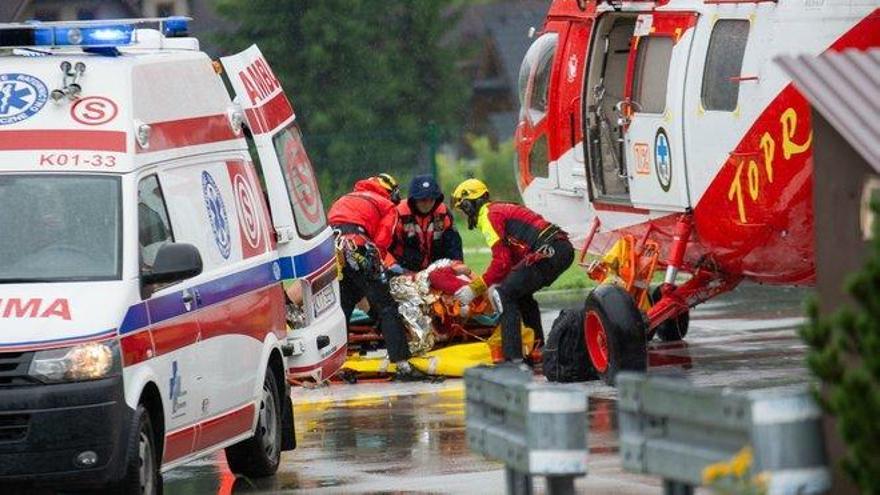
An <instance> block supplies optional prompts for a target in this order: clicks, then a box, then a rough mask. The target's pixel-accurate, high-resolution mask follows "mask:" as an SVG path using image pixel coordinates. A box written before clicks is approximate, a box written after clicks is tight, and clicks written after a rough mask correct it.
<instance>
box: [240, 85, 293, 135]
mask: <svg viewBox="0 0 880 495" xmlns="http://www.w3.org/2000/svg"><path fill="white" fill-rule="evenodd" d="M245 114H246V116H247V121H248V124H249V125H250V126H251V130H252V131H253V132H254V134H264V133H267V132H269V131H271V130H272V129H275V128H276V127H278V126H279V125H281V124H283V123H284V121H285V120H287V119H288V118H290V116H291V115H293V107H292V106H291V105H290V101H289V100H288V99H287V96H286V95H285V94H284V93H278V94H277V95H275V96H274V97H273V98H272V99H271V100H269V101H267V102H266V103H265V104H264V105H262V106H259V107H256V108H248V109H246V110H245Z"/></svg>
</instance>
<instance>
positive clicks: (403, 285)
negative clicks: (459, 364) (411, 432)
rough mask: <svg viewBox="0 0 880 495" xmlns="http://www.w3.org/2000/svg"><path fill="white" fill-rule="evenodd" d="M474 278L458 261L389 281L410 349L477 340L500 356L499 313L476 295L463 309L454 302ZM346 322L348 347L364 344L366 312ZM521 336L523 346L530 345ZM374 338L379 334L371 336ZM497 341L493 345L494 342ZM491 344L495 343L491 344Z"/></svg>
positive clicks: (368, 325) (443, 262) (439, 263)
mask: <svg viewBox="0 0 880 495" xmlns="http://www.w3.org/2000/svg"><path fill="white" fill-rule="evenodd" d="M473 277H474V274H473V273H472V272H471V270H470V268H468V267H467V265H465V264H464V263H462V262H460V261H452V260H439V261H436V262H434V263H433V264H431V265H430V266H429V267H428V268H426V269H425V270H422V271H420V272H416V273H412V274H406V275H401V276H398V277H395V278H393V279H391V282H390V284H391V295H392V296H393V297H394V299H395V300H396V301H397V303H398V307H399V311H400V314H401V315H402V316H403V320H404V323H405V324H406V328H407V331H408V333H409V335H408V340H409V346H410V351H411V353H412V354H413V355H414V356H417V355H421V354H424V353H426V352H428V351H431V350H432V349H434V348H436V347H437V346H438V345H447V344H451V343H455V342H474V341H482V342H486V343H487V344H489V347H490V348H492V350H494V348H495V347H498V352H500V334H498V335H494V334H496V333H498V331H497V329H496V326H497V320H498V315H497V314H496V312H495V309H494V307H493V306H492V304H491V303H490V301H489V299H488V298H487V297H479V298H476V299H475V300H474V301H472V302H471V303H470V304H469V305H467V306H462V305H461V303H460V302H459V301H458V300H456V299H455V297H454V294H455V292H456V291H457V290H458V289H460V288H461V287H463V286H465V285H467V284H469V283H470V281H471V280H472V279H473ZM360 309H362V310H363V312H361V313H360V314H358V311H355V314H354V315H353V317H352V321H351V330H352V333H351V334H350V335H349V341H350V343H358V342H359V341H363V340H364V337H365V333H364V332H371V333H372V334H374V335H375V331H374V330H372V331H371V326H372V321H371V319H370V318H369V316H368V313H369V310H368V308H366V307H361V308H360ZM528 333H530V332H526V333H524V337H525V339H524V342H525V341H526V340H528V341H529V342H532V341H533V338H530V337H529V335H528ZM376 336H377V337H378V335H376ZM496 341H497V342H496ZM493 344H496V345H493Z"/></svg>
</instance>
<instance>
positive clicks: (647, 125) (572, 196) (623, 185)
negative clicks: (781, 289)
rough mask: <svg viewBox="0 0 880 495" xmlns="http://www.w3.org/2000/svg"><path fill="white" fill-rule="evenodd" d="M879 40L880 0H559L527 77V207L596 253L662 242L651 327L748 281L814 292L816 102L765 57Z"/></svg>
mask: <svg viewBox="0 0 880 495" xmlns="http://www.w3.org/2000/svg"><path fill="white" fill-rule="evenodd" d="M876 46H880V2H878V1H877V0H776V1H773V0H758V1H743V0H658V1H646V2H628V1H623V2H608V1H607V0H606V1H599V2H596V1H595V0H594V1H585V0H555V1H554V2H553V3H552V5H551V7H550V11H549V13H548V15H547V18H546V20H545V24H544V26H543V29H542V30H541V31H540V32H539V33H538V34H537V35H536V37H535V41H534V42H533V44H532V47H531V48H530V49H529V52H528V53H527V55H526V57H525V60H524V62H523V66H522V69H521V75H520V85H521V87H520V92H521V94H520V101H521V103H522V109H521V112H520V122H519V125H518V128H517V133H516V147H517V152H518V163H517V166H516V172H517V179H518V182H519V185H520V189H521V191H522V196H523V199H524V201H525V202H526V204H527V205H528V206H530V207H531V208H533V209H535V210H536V211H538V212H540V213H541V214H542V215H544V216H545V217H546V218H548V219H549V220H551V221H553V222H555V223H557V224H559V225H560V226H562V227H563V228H564V229H565V230H566V231H568V232H569V233H570V234H571V236H572V239H573V240H574V241H575V244H576V245H578V246H581V247H583V246H584V245H585V244H586V245H587V247H588V250H589V252H592V253H596V254H602V253H605V252H607V251H608V250H609V249H610V248H611V247H612V245H613V244H614V243H615V242H617V241H618V240H619V239H620V238H621V236H624V235H626V234H631V235H633V237H634V238H636V239H640V240H641V242H644V241H647V240H651V241H653V242H656V243H657V245H658V246H659V260H658V268H662V267H666V268H667V277H666V283H667V284H666V286H665V287H664V289H663V296H664V297H663V300H662V301H661V303H660V304H655V305H654V307H653V308H651V310H650V311H648V317H649V320H650V324H649V328H650V329H654V328H655V327H657V326H658V325H661V324H662V323H663V322H664V321H666V320H668V319H669V318H674V317H675V316H676V315H679V314H681V313H683V312H685V311H686V310H687V308H688V307H689V306H693V305H695V304H698V303H699V302H702V301H704V300H706V299H708V298H710V297H712V296H714V295H716V294H718V293H720V292H723V291H725V290H729V289H730V288H732V287H733V286H735V285H736V284H737V283H738V282H739V281H741V280H743V279H748V280H753V281H757V282H761V283H771V284H811V283H813V282H814V280H815V272H816V270H815V262H814V255H813V253H814V249H813V212H812V186H813V184H812V177H813V175H812V148H811V143H812V130H811V119H810V107H809V104H808V103H807V101H806V100H805V99H804V97H803V96H801V94H800V93H799V92H798V91H797V89H796V88H795V87H794V86H793V84H792V82H791V78H790V77H789V76H787V75H786V74H785V73H784V72H783V70H782V69H781V67H779V66H778V65H777V64H776V62H775V60H774V59H775V58H776V57H777V56H780V55H789V54H812V55H818V54H821V53H823V52H826V51H841V50H845V49H865V48H868V47H876ZM854 77H858V75H854ZM676 239H678V240H677V241H676ZM679 270H681V271H685V272H690V273H692V274H694V276H693V277H692V278H691V280H690V281H688V282H685V283H684V284H682V285H680V286H675V280H676V279H675V275H676V274H677V273H678V271H679Z"/></svg>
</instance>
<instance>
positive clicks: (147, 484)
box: [107, 404, 162, 495]
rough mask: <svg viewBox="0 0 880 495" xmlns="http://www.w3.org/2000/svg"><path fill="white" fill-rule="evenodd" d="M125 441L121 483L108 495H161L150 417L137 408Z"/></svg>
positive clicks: (139, 405) (154, 437) (144, 408)
mask: <svg viewBox="0 0 880 495" xmlns="http://www.w3.org/2000/svg"><path fill="white" fill-rule="evenodd" d="M132 425H133V426H134V428H132V429H131V434H130V436H129V440H128V451H127V456H126V459H127V461H126V463H127V464H126V466H125V473H124V475H123V478H122V481H121V482H120V483H119V484H118V485H117V486H116V487H114V488H112V489H110V490H108V491H107V493H121V494H125V495H140V494H144V495H161V494H162V474H161V473H160V472H159V466H160V465H159V451H158V449H157V448H156V446H157V443H156V435H155V433H154V430H153V423H152V422H151V421H150V413H149V412H147V408H146V407H144V405H143V404H138V407H137V410H135V412H134V416H133V418H132Z"/></svg>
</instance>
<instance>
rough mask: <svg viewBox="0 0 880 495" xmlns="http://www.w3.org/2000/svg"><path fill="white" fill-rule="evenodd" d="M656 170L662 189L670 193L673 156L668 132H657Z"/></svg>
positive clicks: (655, 141)
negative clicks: (667, 135)
mask: <svg viewBox="0 0 880 495" xmlns="http://www.w3.org/2000/svg"><path fill="white" fill-rule="evenodd" d="M654 168H655V169H656V170H657V181H658V182H659V183H660V188H661V189H663V190H664V191H669V187H670V186H671V185H672V154H671V153H670V149H669V138H667V137H666V131H664V130H663V129H660V130H658V131H657V137H656V138H655V139H654Z"/></svg>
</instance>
